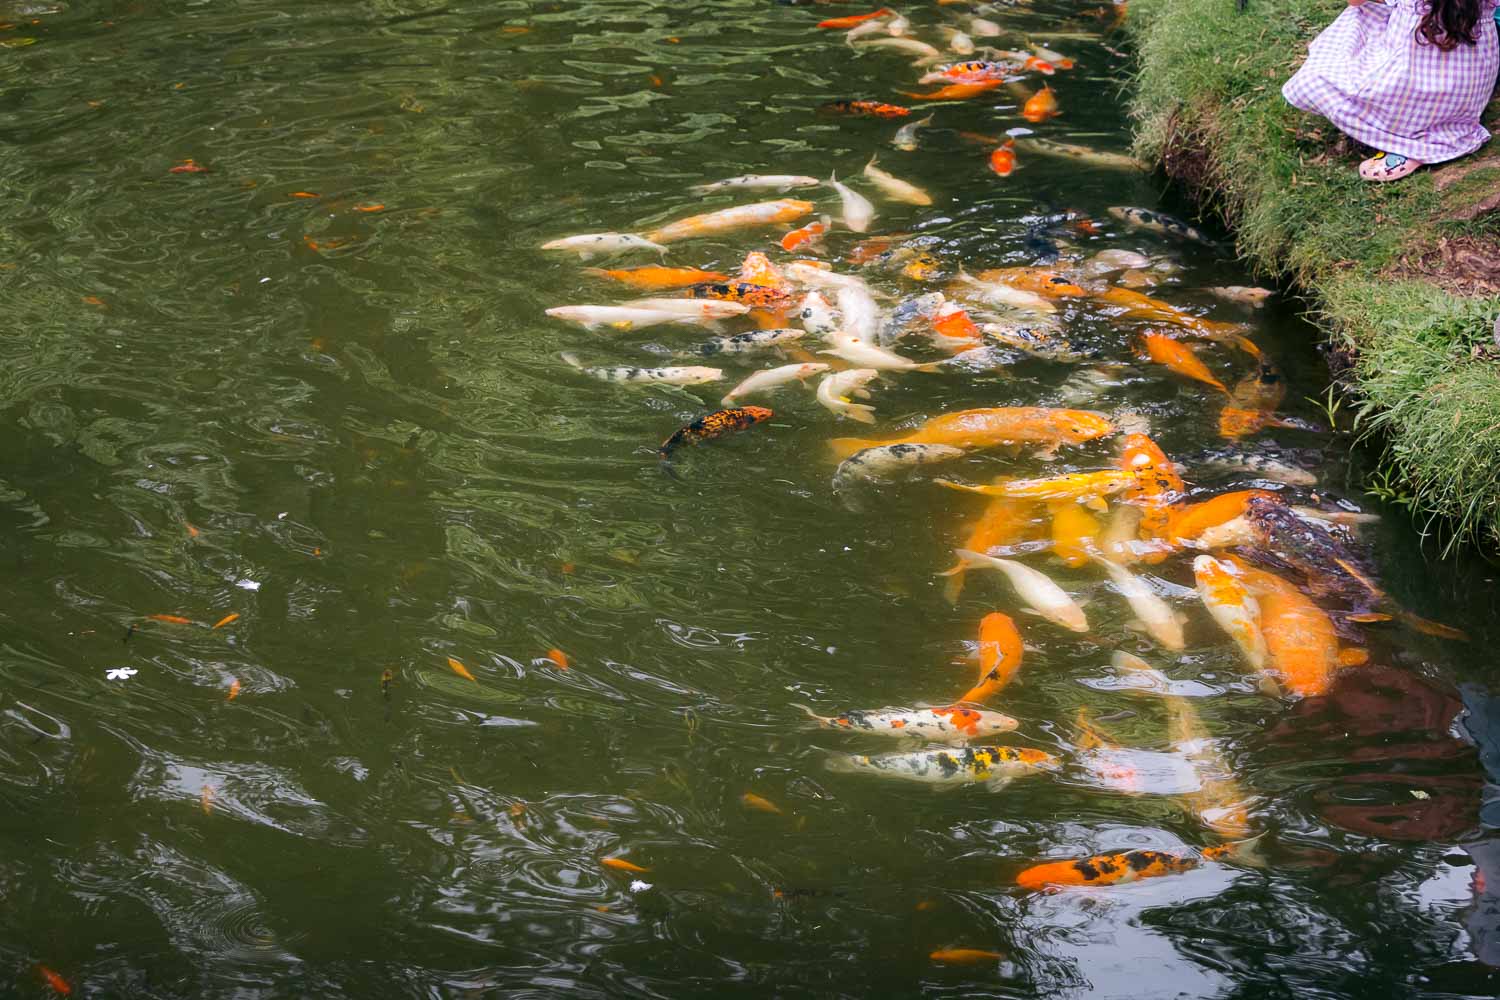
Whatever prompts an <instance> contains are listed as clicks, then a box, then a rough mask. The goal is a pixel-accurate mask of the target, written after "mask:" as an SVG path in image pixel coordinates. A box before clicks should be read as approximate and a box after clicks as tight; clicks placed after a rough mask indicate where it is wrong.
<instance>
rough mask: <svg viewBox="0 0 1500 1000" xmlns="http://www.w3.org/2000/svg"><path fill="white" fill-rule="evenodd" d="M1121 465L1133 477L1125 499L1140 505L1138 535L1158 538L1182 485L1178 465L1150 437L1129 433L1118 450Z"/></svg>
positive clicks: (1164, 528)
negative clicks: (1133, 480) (1132, 482)
mask: <svg viewBox="0 0 1500 1000" xmlns="http://www.w3.org/2000/svg"><path fill="white" fill-rule="evenodd" d="M1120 468H1122V469H1124V470H1126V471H1128V472H1130V473H1131V474H1132V475H1133V476H1135V484H1134V485H1132V486H1131V487H1129V488H1128V489H1126V491H1125V494H1124V499H1125V500H1126V501H1127V502H1129V503H1132V504H1135V505H1136V506H1138V507H1139V508H1140V511H1141V519H1140V533H1141V537H1142V538H1157V537H1160V536H1161V535H1163V534H1164V533H1165V532H1166V529H1167V524H1168V522H1169V521H1170V520H1171V517H1172V508H1171V504H1172V502H1173V501H1174V500H1176V499H1177V497H1178V495H1179V494H1181V493H1182V491H1183V489H1184V488H1185V486H1184V483H1183V481H1182V476H1181V475H1179V474H1178V472H1177V466H1176V465H1174V464H1173V463H1172V460H1171V459H1169V458H1167V454H1166V452H1164V451H1162V450H1161V448H1160V447H1159V446H1158V445H1157V443H1156V442H1155V441H1153V440H1151V438H1150V437H1148V436H1147V435H1145V434H1130V435H1127V436H1126V438H1125V441H1124V443H1123V447H1122V448H1121V451H1120Z"/></svg>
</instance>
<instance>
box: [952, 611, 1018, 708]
mask: <svg viewBox="0 0 1500 1000" xmlns="http://www.w3.org/2000/svg"><path fill="white" fill-rule="evenodd" d="M1023 651H1024V647H1023V646H1022V644H1021V633H1020V632H1018V631H1016V623H1015V622H1013V621H1011V619H1010V616H1009V615H1003V614H1001V613H1000V612H998V611H993V612H991V613H989V614H987V615H985V616H984V620H983V621H981V622H980V623H979V680H978V683H976V684H975V685H974V686H973V687H971V688H970V689H969V690H967V691H965V692H964V693H963V695H962V696H960V697H959V699H958V700H959V701H960V702H966V701H967V702H973V703H975V704H983V703H984V702H985V700H986V699H988V698H989V697H990V696H991V695H993V694H994V693H995V692H996V691H999V690H1000V689H1001V688H1003V687H1005V685H1007V684H1009V683H1010V679H1011V678H1012V677H1014V676H1015V675H1016V671H1017V670H1019V669H1021V656H1022V653H1023Z"/></svg>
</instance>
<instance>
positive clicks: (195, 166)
mask: <svg viewBox="0 0 1500 1000" xmlns="http://www.w3.org/2000/svg"><path fill="white" fill-rule="evenodd" d="M167 173H169V174H206V173H208V168H207V167H205V166H203V165H202V164H201V163H195V162H194V161H192V160H183V161H182V162H181V163H179V164H177V166H175V167H170V168H168V170H167Z"/></svg>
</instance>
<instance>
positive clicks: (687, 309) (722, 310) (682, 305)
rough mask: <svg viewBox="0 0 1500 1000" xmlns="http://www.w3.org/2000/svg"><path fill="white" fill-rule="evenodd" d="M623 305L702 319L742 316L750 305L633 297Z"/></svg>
mask: <svg viewBox="0 0 1500 1000" xmlns="http://www.w3.org/2000/svg"><path fill="white" fill-rule="evenodd" d="M624 305H625V306H626V307H627V308H630V309H649V310H651V311H653V312H664V313H672V314H673V315H674V316H690V317H694V318H696V319H699V320H703V321H713V320H721V319H730V318H731V317H734V316H743V315H745V313H747V312H749V311H750V307H749V306H747V305H745V304H744V303H743V302H727V301H725V300H723V299H670V298H655V299H635V300H633V301H630V302H626V303H624Z"/></svg>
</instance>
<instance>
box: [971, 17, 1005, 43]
mask: <svg viewBox="0 0 1500 1000" xmlns="http://www.w3.org/2000/svg"><path fill="white" fill-rule="evenodd" d="M1004 33H1005V29H1003V28H1001V27H1000V25H998V24H996V23H995V22H994V21H988V20H985V19H984V18H982V17H973V18H970V19H969V34H971V35H973V36H974V37H975V38H999V37H1000V36H1001V35H1003V34H1004Z"/></svg>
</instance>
